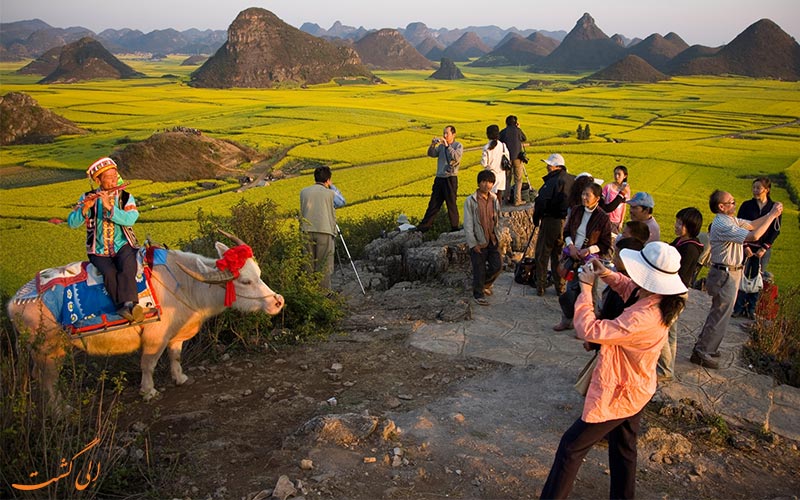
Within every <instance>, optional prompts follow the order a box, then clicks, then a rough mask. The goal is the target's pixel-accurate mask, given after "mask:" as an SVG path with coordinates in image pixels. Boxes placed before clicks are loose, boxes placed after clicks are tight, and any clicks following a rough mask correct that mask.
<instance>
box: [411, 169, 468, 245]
mask: <svg viewBox="0 0 800 500" xmlns="http://www.w3.org/2000/svg"><path fill="white" fill-rule="evenodd" d="M457 195H458V177H456V176H451V177H434V179H433V188H432V189H431V200H430V201H429V202H428V209H427V210H426V211H425V216H424V217H422V222H420V223H419V226H417V228H418V229H420V230H422V231H427V230H428V229H430V228H431V226H433V219H434V217H436V215H437V214H438V213H439V209H441V208H442V203H445V204H447V215H448V217H450V228H451V229H458V205H457V204H456V196H457Z"/></svg>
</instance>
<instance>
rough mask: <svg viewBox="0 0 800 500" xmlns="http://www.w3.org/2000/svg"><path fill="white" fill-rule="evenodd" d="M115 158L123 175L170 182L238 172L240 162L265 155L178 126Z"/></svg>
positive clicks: (231, 142)
mask: <svg viewBox="0 0 800 500" xmlns="http://www.w3.org/2000/svg"><path fill="white" fill-rule="evenodd" d="M111 157H112V158H113V159H114V160H115V161H116V162H117V164H118V165H119V169H120V172H121V173H122V175H123V177H126V178H134V179H149V180H152V181H162V182H168V181H191V180H198V179H212V178H216V177H225V176H230V175H237V174H240V173H241V170H239V169H238V168H239V166H240V165H242V164H243V163H246V162H256V161H260V160H262V159H263V158H264V155H263V154H260V153H258V152H257V151H256V150H254V149H252V148H249V147H246V146H242V145H241V144H237V143H235V142H233V141H228V140H223V139H214V138H213V137H207V136H205V135H203V134H202V132H200V131H199V130H197V129H192V128H186V127H175V128H173V129H171V130H169V131H166V132H159V133H156V134H153V135H152V136H150V137H149V138H148V139H146V140H144V141H142V142H137V143H134V144H129V145H128V146H126V147H125V148H124V149H122V150H120V151H117V152H115V153H114V154H112V155H111Z"/></svg>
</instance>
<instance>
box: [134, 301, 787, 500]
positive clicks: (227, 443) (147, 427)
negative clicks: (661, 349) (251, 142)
mask: <svg viewBox="0 0 800 500" xmlns="http://www.w3.org/2000/svg"><path fill="white" fill-rule="evenodd" d="M413 295H414V297H415V298H414V299H413V300H408V299H407V298H406V299H405V300H403V301H398V300H397V298H396V296H395V295H393V294H392V291H391V290H389V291H388V292H383V293H377V292H376V293H372V294H371V295H370V297H369V298H368V299H367V300H363V301H359V306H358V308H354V309H353V310H352V311H351V313H350V314H349V316H348V318H347V319H346V320H345V321H344V322H343V325H342V330H343V333H342V334H341V335H338V336H336V337H335V338H332V339H330V340H328V341H325V342H321V343H316V344H311V345H304V346H301V347H296V348H287V349H283V350H279V351H275V350H272V349H270V350H267V351H266V352H264V353H262V354H257V353H250V354H246V355H244V354H233V355H232V356H223V359H222V361H221V362H219V363H210V362H199V364H198V363H195V364H192V360H191V355H189V357H190V359H188V360H187V361H186V363H185V367H186V369H187V370H188V374H189V375H190V377H191V382H192V383H191V384H190V385H185V386H182V387H173V386H172V384H171V383H170V382H168V380H169V379H168V375H167V373H166V370H165V369H163V367H161V368H162V369H161V371H160V372H159V374H158V375H159V378H158V383H160V384H162V385H161V387H160V389H163V397H161V398H160V399H158V400H157V401H155V402H151V403H143V402H140V401H139V400H138V398H137V396H136V394H135V389H134V387H131V388H130V389H129V390H127V391H126V392H125V394H124V399H125V402H126V408H127V411H126V412H125V415H124V417H123V419H122V421H121V427H122V430H126V431H129V432H132V433H135V434H138V436H139V439H138V441H137V444H136V447H138V449H139V450H140V451H138V453H136V454H138V456H140V457H141V459H140V467H139V468H140V471H141V474H142V475H144V477H145V478H146V480H143V481H140V482H138V484H135V485H133V484H132V485H131V486H130V493H131V494H137V495H138V494H142V493H146V492H150V493H151V494H155V495H157V496H158V497H160V498H170V497H173V498H192V499H206V498H237V499H238V498H247V499H250V500H252V499H253V498H267V497H269V496H274V497H279V498H298V497H304V498H337V499H338V498H353V499H374V498H536V497H538V493H539V490H540V489H541V486H542V484H543V483H544V480H545V477H546V475H547V472H548V469H549V466H550V462H551V460H552V457H553V454H554V452H555V448H556V446H557V444H558V439H559V437H560V435H561V433H563V431H564V430H565V429H566V428H567V427H568V426H569V425H570V424H571V422H572V421H574V419H575V418H577V417H578V416H579V415H580V408H579V407H574V406H573V405H568V404H563V403H559V402H558V401H559V400H558V399H552V398H550V397H549V395H548V394H547V391H545V390H544V389H543V388H541V387H536V386H532V385H530V384H529V382H530V380H531V374H533V373H534V372H535V370H541V369H545V368H542V367H533V366H532V367H524V368H519V367H517V368H512V367H509V366H507V365H503V364H498V363H492V362H488V361H482V360H479V359H457V358H453V357H449V356H445V355H441V354H435V353H430V352H424V351H420V350H417V349H414V348H412V347H409V345H408V342H407V341H408V337H409V335H410V334H411V332H412V331H413V330H414V329H415V328H416V327H418V326H419V325H420V324H421V323H422V322H435V321H453V320H457V319H463V318H464V317H465V316H468V315H469V308H468V307H466V304H467V302H466V300H465V299H466V297H467V296H466V294H465V293H464V292H463V291H461V290H456V289H453V288H442V287H420V288H419V289H418V291H417V293H415V294H413ZM404 296H405V295H404ZM133 378H135V377H133ZM132 385H133V384H132ZM643 421H644V429H643V434H642V437H641V438H640V446H639V449H640V452H639V473H638V476H637V480H638V490H637V494H638V496H639V497H640V498H797V494H798V493H797V492H799V491H800V473H799V472H798V471H799V470H800V453H799V452H798V449H797V444H796V443H793V442H790V441H786V440H782V439H778V438H777V437H775V436H772V435H767V434H760V433H753V432H751V431H747V430H744V429H736V428H728V427H727V426H726V425H725V424H724V422H721V421H719V420H714V419H710V418H708V417H707V416H704V415H702V413H701V412H700V411H699V410H697V409H696V408H695V407H694V406H693V405H692V404H691V403H690V402H674V401H669V400H668V399H666V398H664V397H662V396H659V395H657V396H656V398H654V402H653V403H651V405H650V406H649V407H648V409H647V412H646V415H645V417H644V419H643ZM134 452H136V450H134ZM607 491H608V469H607V459H606V450H605V449H604V448H603V447H602V446H599V447H596V449H595V450H593V451H592V452H591V453H590V454H589V456H588V457H587V458H586V461H585V463H584V465H583V467H582V469H581V472H580V475H579V479H578V481H577V482H576V485H575V490H574V492H573V497H574V498H604V497H606V496H607Z"/></svg>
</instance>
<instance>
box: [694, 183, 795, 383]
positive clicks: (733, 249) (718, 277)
mask: <svg viewBox="0 0 800 500" xmlns="http://www.w3.org/2000/svg"><path fill="white" fill-rule="evenodd" d="M708 206H709V208H710V209H711V212H713V213H714V214H716V216H715V217H714V220H713V221H712V222H711V230H710V231H709V244H710V245H711V269H709V271H708V277H707V278H706V290H707V291H708V294H709V295H710V296H711V310H710V311H709V312H708V317H707V318H706V322H705V324H704V325H703V330H702V332H701V333H700V337H699V338H698V339H697V342H696V343H695V345H694V351H693V352H692V357H691V358H690V361H691V362H692V363H694V364H696V365H700V366H705V367H708V368H713V369H718V368H719V362H718V361H717V360H716V359H714V358H718V357H719V355H720V354H719V345H720V344H721V343H722V339H723V337H724V336H725V332H726V331H727V330H728V321H729V320H730V317H731V312H732V311H733V305H734V303H735V301H736V294H737V292H738V290H739V281H740V280H741V279H742V258H743V255H744V248H743V245H744V242H745V241H755V240H757V239H759V238H760V237H761V235H763V234H764V232H765V231H766V230H767V228H769V226H770V224H771V223H772V221H773V220H775V219H776V218H778V217H779V216H780V215H781V213H782V212H783V205H782V204H780V203H775V206H774V207H772V210H770V211H769V213H768V214H766V215H764V216H763V217H760V218H758V219H756V220H754V221H748V220H744V219H738V218H736V217H734V214H735V213H736V200H734V198H733V195H732V194H730V193H728V192H726V191H720V190H719V189H718V190H716V191H714V192H713V193H711V196H710V197H709V200H708Z"/></svg>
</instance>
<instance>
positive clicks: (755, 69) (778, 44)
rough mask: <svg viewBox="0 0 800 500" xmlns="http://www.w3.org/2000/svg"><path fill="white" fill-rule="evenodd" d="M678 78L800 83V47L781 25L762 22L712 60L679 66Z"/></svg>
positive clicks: (709, 58)
mask: <svg viewBox="0 0 800 500" xmlns="http://www.w3.org/2000/svg"><path fill="white" fill-rule="evenodd" d="M672 74H676V75H720V74H735V75H743V76H750V77H753V78H776V79H779V80H788V81H797V80H800V45H799V44H798V43H797V42H796V41H795V40H794V38H792V37H791V36H789V35H788V34H787V33H786V32H785V31H783V30H782V29H781V28H780V26H778V25H777V24H775V23H774V22H772V21H770V20H769V19H762V20H760V21H757V22H756V23H754V24H752V25H750V26H749V27H748V28H747V29H746V30H744V31H743V32H742V33H741V34H739V35H738V36H737V37H736V38H734V39H733V41H731V42H730V43H729V44H727V45H726V46H725V47H723V48H722V49H720V50H719V52H717V53H716V54H714V55H713V56H710V57H697V58H694V59H690V60H688V61H685V62H683V63H682V64H680V65H676V66H675V67H674V68H673V70H672Z"/></svg>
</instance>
